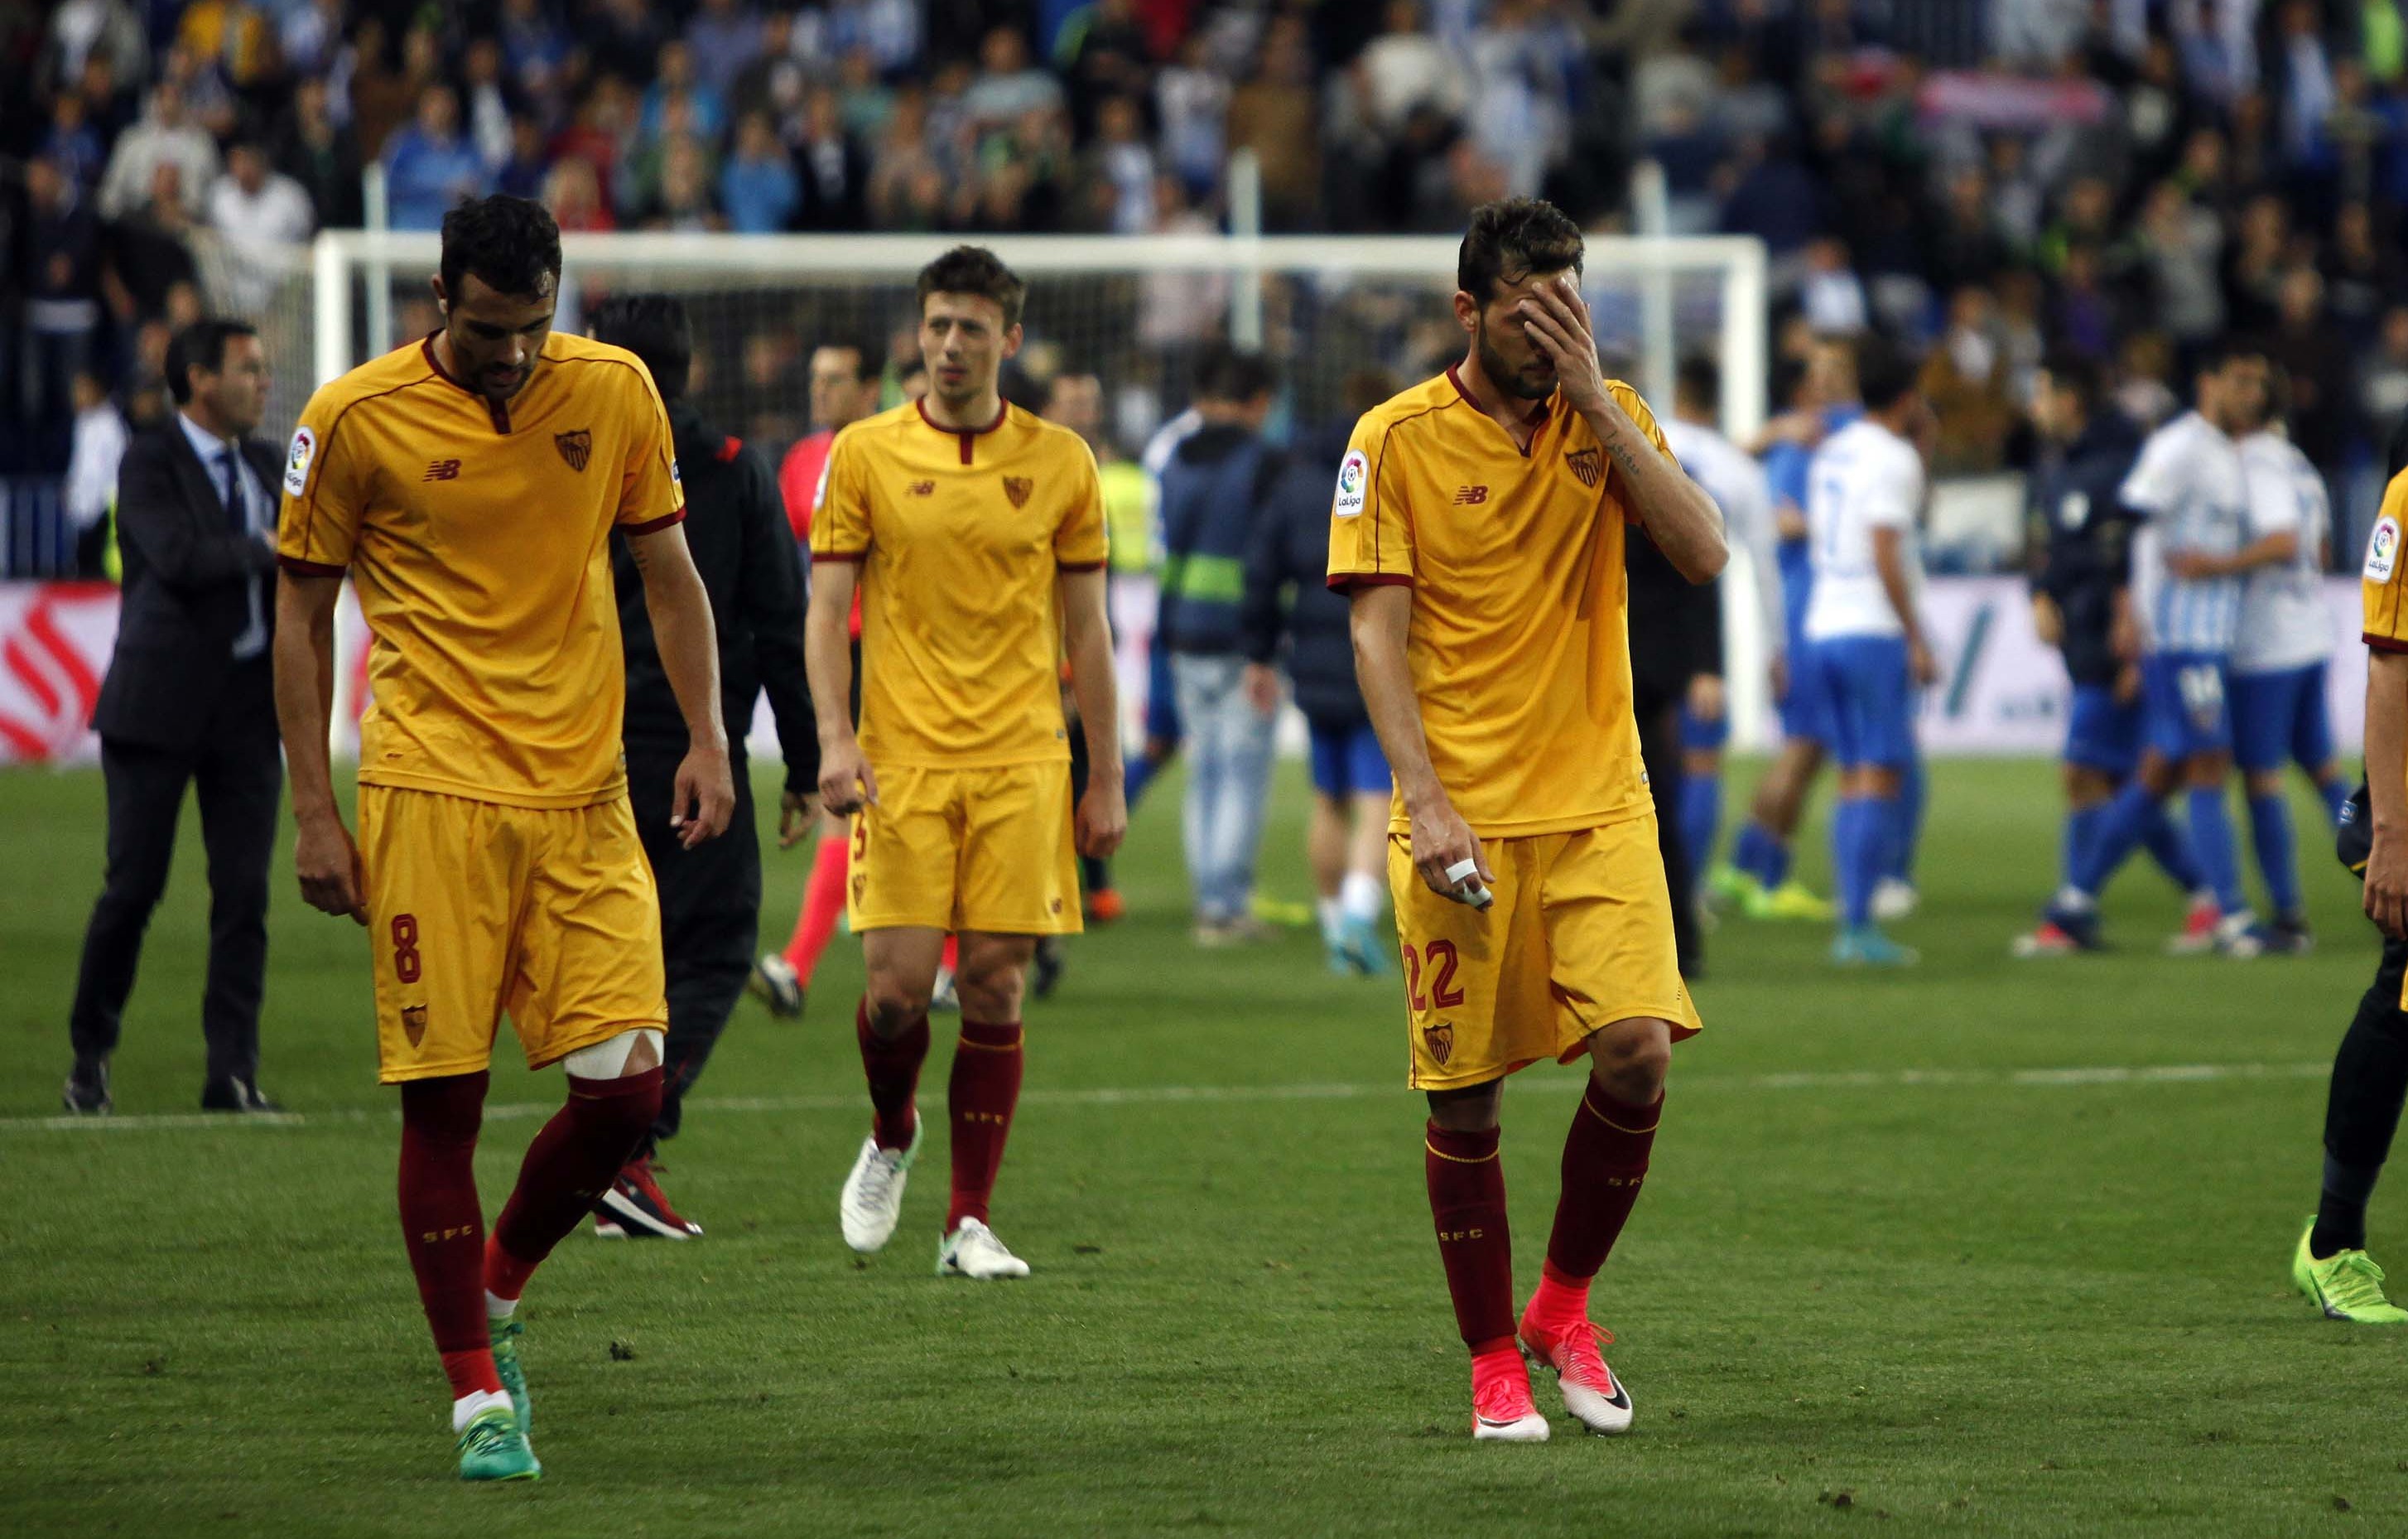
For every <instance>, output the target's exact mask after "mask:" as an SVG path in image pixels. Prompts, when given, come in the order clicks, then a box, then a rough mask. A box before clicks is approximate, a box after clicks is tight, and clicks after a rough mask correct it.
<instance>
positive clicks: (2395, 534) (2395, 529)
mask: <svg viewBox="0 0 2408 1539" xmlns="http://www.w3.org/2000/svg"><path fill="white" fill-rule="evenodd" d="M2399 565H2400V521H2399V520H2398V519H2396V518H2393V517H2392V516H2391V515H2390V514H2388V513H2386V514H2385V515H2384V516H2383V517H2381V518H2378V519H2376V520H2375V521H2374V536H2373V538H2372V539H2369V540H2368V541H2367V542H2366V580H2367V581H2368V582H2369V583H2388V582H2390V581H2391V574H2392V572H2393V571H2394V570H2395V569H2396V568H2398V567H2399Z"/></svg>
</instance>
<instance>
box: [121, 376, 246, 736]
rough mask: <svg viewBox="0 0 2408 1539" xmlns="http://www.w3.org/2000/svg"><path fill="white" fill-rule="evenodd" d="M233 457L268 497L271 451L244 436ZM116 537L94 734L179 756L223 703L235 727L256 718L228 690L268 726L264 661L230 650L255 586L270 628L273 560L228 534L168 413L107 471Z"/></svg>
mask: <svg viewBox="0 0 2408 1539" xmlns="http://www.w3.org/2000/svg"><path fill="white" fill-rule="evenodd" d="M242 454H243V458H245V459H246V460H248V461H250V462H251V469H252V471H253V472H254V473H256V474H257V475H258V477H259V484H260V485H261V486H262V487H264V488H265V489H266V491H267V493H268V495H269V496H271V497H272V496H274V495H275V492H276V488H277V487H278V485H279V483H280V482H281V480H282V476H281V471H282V469H283V467H282V465H281V464H280V463H279V460H278V457H277V454H276V452H275V451H274V450H273V449H270V448H269V447H268V446H267V445H265V444H264V443H262V442H260V441H259V440H258V439H245V440H244V441H243V444H242ZM117 538H118V545H119V548H120V551H121V553H122V556H123V559H124V563H125V583H124V593H123V597H122V600H121V601H120V608H119V611H118V619H117V650H116V653H115V654H114V655H112V656H111V657H110V659H109V663H108V682H107V683H104V684H102V685H101V689H100V702H99V704H98V705H97V706H96V707H95V708H94V709H93V717H92V725H93V728H94V729H95V730H97V731H98V732H99V733H100V735H101V736H102V737H104V738H109V739H114V740H116V741H122V742H131V743H144V744H149V745H151V746H155V747H161V748H189V747H191V746H192V745H193V743H195V742H198V741H200V739H201V737H202V735H203V734H204V733H205V732H207V731H208V729H209V725H210V722H211V721H212V719H213V718H215V717H216V715H217V713H218V712H219V710H220V708H221V706H222V705H225V706H234V707H236V708H239V709H240V710H241V711H242V712H243V719H245V720H246V721H257V720H260V719H262V717H261V715H260V714H259V711H260V708H261V706H262V704H263V701H262V700H251V699H244V700H227V699H225V698H224V696H225V693H226V690H227V689H228V687H229V686H230V685H231V686H233V687H236V688H239V689H243V690H248V691H253V692H258V693H260V694H261V695H262V696H263V698H264V699H265V701H267V702H269V703H267V704H266V706H265V720H266V721H268V722H269V723H271V724H272V723H273V721H274V715H275V713H274V708H273V704H272V698H273V690H272V686H271V684H270V682H269V677H268V671H269V670H268V669H267V667H266V666H265V664H266V658H265V654H263V655H262V656H261V657H260V658H259V659H257V661H258V663H259V665H260V666H257V667H237V665H236V662H235V656H234V643H235V639H236V637H238V636H240V635H241V634H242V633H243V629H244V627H245V626H248V625H250V623H251V600H250V590H251V586H252V584H254V583H257V584H261V585H262V587H263V588H264V590H265V591H264V592H263V595H262V602H261V610H262V612H263V613H264V614H265V616H266V619H267V623H268V626H269V627H270V630H271V632H272V631H273V628H274V626H275V624H276V604H275V592H274V587H273V578H274V573H275V570H276V553H275V551H274V550H273V549H272V548H271V547H270V545H269V544H268V542H267V541H265V540H264V539H257V538H255V537H253V536H251V535H247V534H236V533H234V532H233V531H232V530H231V529H229V528H228V527H227V523H226V512H225V504H224V503H223V502H222V500H220V498H219V495H218V491H217V488H216V487H214V486H212V485H211V484H210V483H209V475H208V468H207V467H204V466H203V465H202V464H201V460H200V456H199V455H197V454H195V453H193V446H192V444H191V442H190V441H189V440H187V439H185V437H184V432H183V429H182V428H181V427H180V426H179V425H178V424H177V422H176V420H175V418H174V417H172V416H171V417H170V418H168V420H167V423H166V425H165V426H164V427H161V428H159V429H157V430H155V431H151V432H147V433H142V434H139V435H137V436H136V438H135V439H134V441H133V442H132V443H131V444H129V445H128V446H127V447H126V451H125V458H124V460H123V462H122V464H121V465H120V466H119V467H118V472H117ZM270 729H271V730H272V729H273V728H272V725H271V728H270Z"/></svg>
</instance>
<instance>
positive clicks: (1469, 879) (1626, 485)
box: [1329, 198, 1724, 1442]
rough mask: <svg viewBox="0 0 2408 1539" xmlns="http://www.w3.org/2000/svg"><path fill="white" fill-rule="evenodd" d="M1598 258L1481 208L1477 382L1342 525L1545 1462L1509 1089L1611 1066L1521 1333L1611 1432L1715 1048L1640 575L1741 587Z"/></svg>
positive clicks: (1487, 1342) (1425, 1036)
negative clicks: (1668, 1081)
mask: <svg viewBox="0 0 2408 1539" xmlns="http://www.w3.org/2000/svg"><path fill="white" fill-rule="evenodd" d="M1580 267H1581V237H1580V232H1579V230H1578V229H1577V228H1575V227H1574V226H1573V224H1572V223H1571V222H1570V220H1568V219H1566V218H1565V217H1564V216H1563V215H1562V214H1561V213H1559V212H1557V211H1556V209H1555V208H1554V207H1553V206H1551V205H1549V204H1545V203H1541V202H1538V201H1535V200H1533V199H1527V198H1513V199H1509V200H1506V201H1503V202H1499V203H1492V204H1489V205H1487V206H1485V207H1484V208H1482V209H1477V210H1475V211H1474V213H1473V214H1472V219H1471V228H1470V230H1469V233H1468V234H1466V235H1465V237H1463V246H1462V251H1461V254H1460V256H1459V258H1458V260H1457V264H1456V269H1455V286H1456V289H1457V291H1458V292H1457V293H1456V294H1455V319H1456V320H1457V321H1458V322H1460V323H1461V324H1462V326H1463V329H1464V331H1465V333H1466V334H1467V336H1468V338H1469V347H1468V348H1467V349H1466V351H1465V352H1464V356H1463V359H1462V361H1461V362H1460V363H1458V364H1456V365H1455V366H1454V367H1450V368H1449V369H1448V370H1447V371H1446V373H1445V374H1444V375H1442V376H1441V377H1440V378H1438V379H1435V380H1431V381H1428V382H1427V383H1425V384H1421V385H1417V386H1415V387H1414V388H1413V389H1412V390H1409V391H1407V392H1405V393H1404V394H1403V395H1401V396H1397V397H1396V398H1395V399H1393V400H1390V401H1388V402H1387V403H1386V404H1385V405H1383V406H1380V407H1377V408H1375V409H1373V410H1370V411H1369V412H1367V413H1365V414H1364V416H1363V418H1362V420H1361V421H1360V422H1359V423H1357V424H1355V436H1354V439H1353V440H1352V442H1351V443H1350V445H1349V446H1348V449H1347V451H1346V457H1345V459H1344V460H1343V461H1342V462H1341V463H1340V467H1339V472H1338V490H1337V494H1336V497H1335V500H1334V501H1333V502H1332V504H1331V508H1330V515H1331V517H1330V534H1329V582H1330V584H1331V586H1333V587H1337V588H1340V589H1342V590H1344V591H1346V592H1347V593H1349V594H1351V595H1352V597H1353V604H1354V623H1353V628H1354V634H1355V668H1356V671H1357V673H1358V675H1359V676H1360V679H1361V683H1362V685H1363V697H1364V702H1365V704H1366V705H1367V706H1368V707H1369V711H1370V715H1371V724H1372V726H1373V727H1374V729H1375V730H1377V732H1378V733H1379V736H1380V744H1381V746H1382V747H1383V748H1384V749H1385V750H1386V751H1387V756H1388V763H1389V764H1390V766H1392V767H1393V769H1394V770H1395V773H1396V782H1397V791H1396V804H1395V809H1394V812H1393V813H1392V816H1391V819H1390V824H1389V849H1388V882H1389V886H1390V888H1391V890H1392V891H1393V892H1394V894H1395V897H1396V908H1397V928H1398V932H1399V934H1400V935H1401V937H1402V939H1403V942H1404V963H1405V988H1406V1002H1407V1008H1408V1013H1409V1014H1408V1028H1407V1029H1408V1034H1409V1036H1410V1038H1411V1046H1412V1058H1411V1064H1412V1067H1411V1071H1410V1082H1411V1083H1412V1086H1414V1087H1415V1088H1417V1089H1420V1090H1423V1091H1425V1092H1426V1093H1427V1094H1428V1097H1429V1106H1430V1118H1429V1128H1428V1133H1427V1153H1426V1159H1425V1161H1424V1166H1425V1170H1426V1175H1427V1179H1428V1185H1429V1200H1430V1211H1431V1214H1432V1215H1433V1216H1434V1217H1435V1218H1436V1219H1437V1222H1438V1241H1439V1255H1440V1259H1441V1260H1442V1261H1443V1262H1444V1264H1445V1269H1446V1282H1447V1289H1448V1291H1449V1292H1450V1293H1451V1294H1453V1295H1454V1299H1455V1322H1456V1324H1457V1325H1458V1326H1459V1327H1460V1328H1461V1330H1462V1332H1463V1340H1464V1343H1465V1345H1468V1346H1469V1348H1470V1349H1471V1381H1472V1435H1473V1436H1475V1437H1478V1438H1484V1439H1497V1440H1502V1441H1509V1442H1538V1441H1541V1440H1542V1439H1544V1438H1545V1437H1546V1435H1547V1422H1546V1419H1545V1418H1544V1417H1541V1416H1540V1415H1539V1413H1538V1411H1537V1410H1536V1409H1535V1408H1534V1407H1533V1405H1532V1403H1531V1400H1530V1380H1529V1374H1528V1372H1527V1369H1525V1367H1524V1366H1523V1361H1522V1358H1521V1356H1520V1355H1519V1354H1518V1353H1517V1352H1516V1351H1515V1350H1514V1338H1515V1335H1516V1326H1515V1322H1514V1316H1513V1263H1512V1251H1511V1248H1510V1246H1509V1244H1508V1242H1507V1238H1506V1230H1505V1178H1504V1175H1503V1173H1502V1171H1501V1170H1500V1168H1499V1166H1498V1158H1497V1143H1498V1127H1497V1119H1498V1102H1499V1100H1500V1099H1501V1096H1502V1092H1503V1089H1504V1081H1505V1076H1506V1075H1508V1074H1510V1073H1512V1072H1514V1071H1515V1070H1517V1069H1520V1068H1523V1067H1524V1066H1525V1065H1527V1064H1532V1063H1536V1062H1539V1061H1540V1060H1541V1059H1544V1058H1554V1059H1559V1060H1561V1061H1563V1062H1565V1063H1570V1062H1572V1061H1573V1060H1575V1059H1577V1058H1583V1057H1585V1058H1586V1059H1588V1060H1589V1075H1588V1084H1587V1086H1586V1088H1585V1091H1584V1094H1583V1096H1582V1098H1581V1104H1580V1108H1579V1110H1578V1111H1577V1112H1575V1113H1574V1114H1573V1117H1572V1127H1571V1132H1570V1136H1569V1137H1568V1138H1567V1139H1566V1140H1565V1142H1564V1153H1563V1187H1562V1192H1561V1195H1560V1197H1559V1198H1558V1200H1557V1204H1556V1208H1555V1232H1554V1233H1553V1235H1551V1236H1550V1238H1549V1240H1548V1242H1547V1263H1546V1269H1545V1273H1544V1275H1543V1278H1542V1280H1541V1282H1540V1284H1539V1287H1538V1291H1537V1294H1536V1296H1535V1297H1533V1298H1532V1299H1531V1301H1530V1303H1529V1307H1528V1308H1527V1309H1526V1310H1525V1311H1524V1312H1523V1314H1522V1316H1521V1321H1520V1325H1519V1328H1518V1330H1519V1335H1520V1338H1521V1342H1522V1344H1523V1345H1526V1346H1527V1348H1528V1349H1529V1351H1530V1353H1531V1354H1532V1355H1533V1356H1534V1357H1536V1358H1539V1359H1543V1360H1545V1361H1546V1362H1548V1363H1549V1364H1551V1365H1552V1366H1553V1367H1554V1368H1555V1371H1556V1374H1557V1375H1558V1378H1559V1381H1560V1383H1561V1386H1562V1388H1563V1394H1564V1403H1565V1406H1566V1408H1567V1409H1569V1410H1570V1412H1571V1413H1572V1414H1573V1415H1574V1416H1575V1417H1578V1418H1579V1419H1580V1420H1581V1421H1582V1422H1583V1423H1584V1424H1585V1425H1586V1426H1587V1427H1588V1428H1589V1429H1590V1430H1591V1431H1598V1432H1619V1431H1625V1430H1626V1429H1627V1428H1628V1427H1629V1425H1630V1397H1629V1395H1628V1394H1627V1393H1626V1392H1625V1391H1624V1389H1623V1388H1622V1386H1621V1385H1620V1384H1618V1383H1617V1382H1615V1380H1614V1377H1613V1373H1612V1371H1611V1370H1609V1369H1608V1368H1607V1367H1606V1365H1605V1359H1604V1357H1603V1355H1602V1353H1601V1352H1600V1351H1599V1343H1600V1342H1601V1341H1610V1340H1611V1339H1612V1338H1611V1337H1609V1336H1606V1335H1605V1334H1604V1333H1603V1332H1602V1331H1599V1330H1598V1329H1597V1328H1596V1327H1595V1326H1593V1325H1591V1324H1590V1323H1589V1320H1588V1285H1589V1279H1590V1278H1591V1277H1593V1276H1595V1275H1596V1274H1597V1271H1598V1267H1600V1266H1601V1265H1603V1264H1604V1261H1605V1258H1606V1253H1607V1252H1608V1251H1609V1250H1611V1249H1612V1248H1613V1242H1614V1238H1615V1236H1616V1235H1618V1234H1619V1233H1620V1232H1621V1230H1622V1226H1623V1222H1624V1220H1625V1219H1627V1217H1628V1216H1629V1215H1630V1208H1631V1204H1632V1203H1633V1202H1634V1201H1636V1200H1637V1198H1638V1196H1639V1187H1640V1183H1641V1180H1642V1179H1644V1177H1645V1175H1646V1172H1647V1155H1648V1150H1649V1147H1650V1146H1651V1145H1652V1144H1653V1143H1654V1142H1655V1138H1656V1122H1657V1119H1658V1117H1659V1115H1661V1112H1662V1107H1663V1086H1664V1078H1665V1074H1666V1072H1667V1071H1668V1070H1669V1069H1670V1065H1671V1048H1672V1043H1673V1042H1674V1041H1676V1040H1678V1039H1680V1038H1683V1037H1686V1036H1689V1035H1691V1034H1693V1033H1695V1032H1696V1031H1697V1030H1698V1029H1699V1019H1698V1013H1697V1009H1696V1007H1695V1005H1694V1004H1693V1003H1692V1002H1691V1000H1690V999H1689V994H1688V990H1687V988H1686V987H1685V986H1684V985H1683V983H1682V981H1681V974H1680V969H1679V966H1678V964H1677V963H1676V961H1675V959H1674V956H1673V946H1672V911H1671V903H1670V899H1669V898H1668V897H1667V894H1666V887H1665V880H1664V865H1663V860H1662V858H1661V856H1659V855H1658V854H1657V850H1656V812H1655V807H1654V805H1653V803H1652V801H1651V800H1650V798H1649V795H1648V786H1647V781H1646V775H1645V772H1644V771H1643V770H1642V769H1641V767H1640V759H1639V730H1638V727H1637V726H1636V724H1635V723H1634V721H1633V719H1632V716H1631V705H1630V651H1629V636H1628V630H1627V625H1628V620H1627V609H1626V604H1625V589H1624V577H1623V541H1624V540H1625V539H1626V538H1627V534H1626V525H1628V524H1636V525H1640V526H1641V528H1642V529H1643V530H1644V531H1645V534H1646V536H1647V538H1649V539H1653V540H1654V541H1655V542H1656V546H1657V547H1658V548H1659V549H1661V550H1662V551H1663V553H1664V554H1665V555H1666V556H1667V557H1668V558H1670V561H1671V563H1672V565H1673V566H1674V567H1675V568H1678V569H1679V571H1680V572H1681V574H1682V575H1683V576H1684V577H1686V578H1688V579H1689V581H1691V582H1693V583H1703V582H1706V581H1709V580H1710V579H1712V578H1713V576H1714V575H1715V574H1716V573H1718V572H1719V571H1721V570H1722V566H1723V557H1724V546H1723V526H1722V516H1721V514H1720V513H1719V512H1718V511H1716V510H1715V508H1714V504H1713V500H1712V499H1711V498H1709V497H1708V496H1706V494H1705V493H1704V492H1703V491H1702V490H1700V489H1699V487H1698V486H1697V485H1696V484H1695V483H1693V482H1691V481H1690V480H1689V479H1688V477H1687V476H1685V475H1684V474H1683V473H1682V471H1681V467H1680V466H1679V464H1678V463H1677V462H1675V461H1674V460H1673V458H1672V456H1671V453H1670V451H1668V450H1667V449H1666V448H1665V447H1664V437H1663V434H1662V433H1661V432H1659V431H1658V430H1657V428H1656V419H1655V417H1654V416H1653V415H1652V414H1651V413H1650V412H1649V411H1648V410H1647V406H1646V403H1645V402H1643V401H1641V399H1640V398H1639V395H1638V393H1637V392H1636V391H1634V390H1632V389H1631V388H1630V387H1629V386H1628V385H1626V384H1624V383H1622V382H1621V381H1618V380H1611V381H1610V380H1606V379H1604V378H1602V377H1601V375H1600V373H1599V370H1598V358H1597V344H1596V342H1595V341H1594V340H1593V338H1592V336H1591V332H1590V328H1589V319H1588V311H1587V308H1586V307H1585V306H1584V305H1583V304H1582V302H1581V298H1580V292H1579V287H1578V283H1577V276H1578V274H1579V272H1580Z"/></svg>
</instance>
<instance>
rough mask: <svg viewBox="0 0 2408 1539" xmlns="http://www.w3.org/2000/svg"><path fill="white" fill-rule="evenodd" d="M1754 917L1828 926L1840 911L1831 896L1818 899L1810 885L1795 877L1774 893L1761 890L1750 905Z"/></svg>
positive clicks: (1749, 909)
mask: <svg viewBox="0 0 2408 1539" xmlns="http://www.w3.org/2000/svg"><path fill="white" fill-rule="evenodd" d="M1745 912H1746V914H1747V916H1748V917H1749V918H1750V919H1775V920H1790V921H1797V922H1801V923H1805V924H1813V925H1828V924H1829V923H1830V922H1831V919H1832V916H1833V915H1834V914H1835V913H1838V911H1837V910H1836V909H1834V908H1833V907H1832V906H1831V900H1830V899H1828V898H1817V897H1815V896H1814V894H1813V892H1812V891H1811V890H1809V888H1808V887H1807V885H1806V884H1804V883H1803V882H1800V881H1798V880H1797V879H1796V878H1794V877H1793V878H1791V879H1790V880H1789V881H1786V882H1784V883H1783V884H1781V885H1779V886H1777V887H1774V888H1773V889H1771V890H1770V892H1767V891H1765V890H1764V889H1762V888H1760V887H1759V888H1758V889H1757V896H1756V899H1754V900H1753V901H1751V902H1750V903H1749V904H1748V905H1747V907H1746V910H1745Z"/></svg>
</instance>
